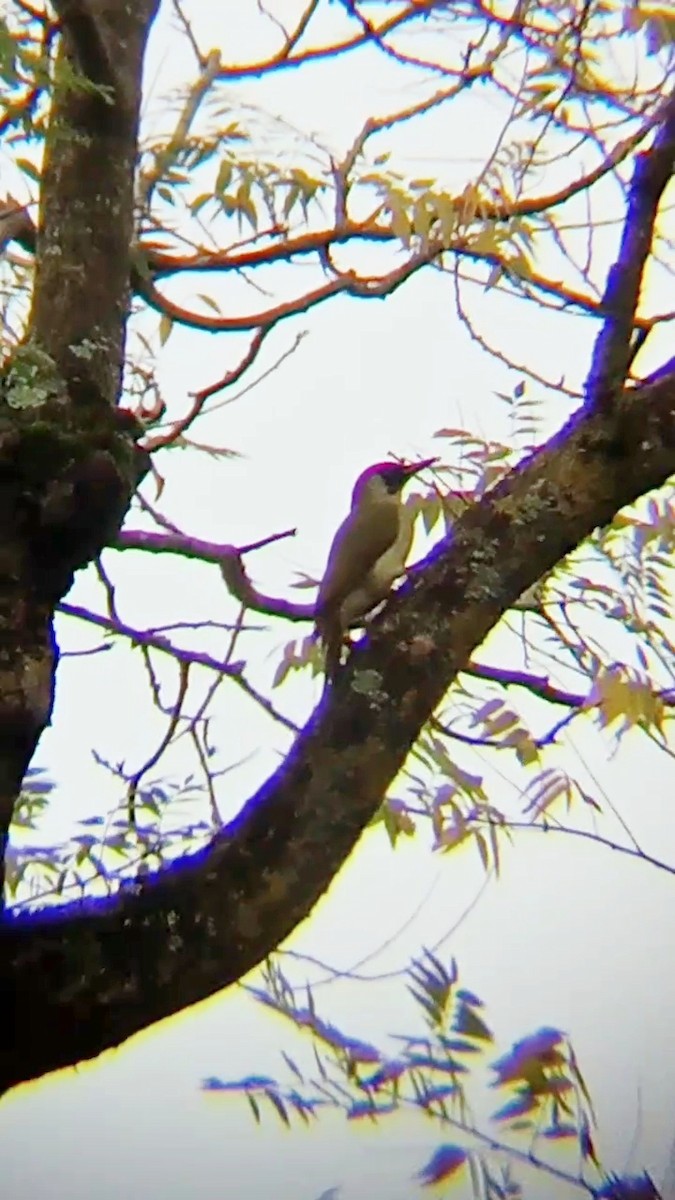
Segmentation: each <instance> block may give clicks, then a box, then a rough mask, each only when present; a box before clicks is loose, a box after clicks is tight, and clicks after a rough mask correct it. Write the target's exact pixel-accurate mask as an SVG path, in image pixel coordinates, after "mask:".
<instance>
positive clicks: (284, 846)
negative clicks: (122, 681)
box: [0, 376, 675, 1086]
mask: <svg viewBox="0 0 675 1200" xmlns="http://www.w3.org/2000/svg"><path fill="white" fill-rule="evenodd" d="M622 447H623V448H624V450H623V451H622V449H621V448H622ZM674 472H675V378H674V377H672V376H671V377H669V378H668V379H666V380H661V381H660V382H658V383H656V384H654V385H652V386H651V387H649V388H636V389H633V390H631V391H629V392H627V393H626V394H625V396H624V397H623V399H622V402H621V404H620V405H618V406H617V407H616V408H615V409H613V410H612V411H610V412H609V413H606V412H604V411H602V410H595V411H588V410H587V411H584V412H582V414H581V415H580V416H578V417H577V418H576V419H575V420H573V421H572V422H570V423H569V424H568V425H567V426H566V428H565V429H564V430H562V431H561V433H560V434H559V435H558V436H557V437H556V438H555V439H553V441H552V442H551V443H550V444H549V445H548V446H546V447H545V448H544V449H542V450H541V451H539V452H538V453H536V454H534V455H533V456H531V457H530V458H529V459H528V460H527V461H526V462H525V463H523V464H522V466H520V467H519V468H518V469H517V470H515V471H513V472H512V473H511V474H510V475H509V476H508V477H506V478H505V479H504V480H503V481H502V482H501V483H499V484H498V485H497V486H496V487H495V488H494V489H493V490H492V491H491V492H490V493H488V494H487V495H485V496H484V497H482V498H481V499H480V500H479V501H478V502H477V503H476V504H475V505H474V506H472V507H470V508H468V509H467V510H466V511H465V512H464V513H463V514H462V515H461V516H460V517H459V518H458V519H457V521H456V523H455V526H454V528H453V531H452V534H451V536H449V537H448V538H446V539H445V540H444V541H442V542H441V543H439V545H438V546H437V547H436V548H435V549H434V551H433V552H432V554H431V555H430V556H429V558H428V560H427V561H426V562H425V563H424V564H422V565H421V566H420V567H419V568H418V569H416V570H415V571H413V572H412V573H411V575H410V576H409V578H408V580H407V582H406V583H405V584H404V586H403V588H402V589H401V591H400V592H399V593H397V594H396V595H395V596H394V597H393V598H392V600H391V601H390V603H389V604H388V605H387V606H386V608H385V610H384V613H383V614H382V615H381V616H380V617H378V618H375V620H374V621H373V622H372V625H371V627H370V631H369V636H368V638H367V639H365V640H364V641H362V642H361V643H360V644H358V645H357V646H356V648H355V649H354V650H353V652H352V654H351V657H350V658H349V660H348V662H347V665H346V667H345V668H344V671H343V673H342V674H341V676H340V677H339V678H338V680H337V682H336V684H335V685H334V686H333V688H331V689H328V690H327V691H326V692H325V693H324V696H323V699H322V701H321V704H320V705H319V708H318V709H317V711H316V712H315V713H314V714H313V716H312V717H311V718H310V720H309V722H308V724H307V726H306V727H305V729H304V730H303V732H302V733H301V734H300V735H299V737H298V738H297V740H296V742H295V744H294V746H293V748H292V750H291V752H290V754H289V755H288V757H287V759H286V761H285V762H284V763H283V764H282V765H281V766H280V768H279V770H278V771H277V772H276V774H274V775H273V776H272V777H271V779H269V780H268V781H267V782H266V783H265V784H264V786H263V787H262V789H261V790H260V792H259V793H258V794H257V795H255V796H253V797H252V798H251V799H250V800H249V801H248V802H247V804H246V805H245V806H244V808H243V810H242V811H241V812H240V814H239V815H238V817H237V818H236V819H235V821H234V822H233V823H232V824H231V825H230V826H227V827H226V828H225V829H224V830H223V831H222V833H221V834H219V835H218V836H217V837H216V838H215V839H214V840H213V842H212V843H211V845H210V847H209V848H208V849H207V850H206V851H204V852H202V853H200V854H198V855H196V856H193V857H192V858H191V859H187V860H185V862H184V863H183V864H182V865H176V864H174V865H173V866H172V868H171V870H170V871H168V872H166V873H163V874H161V875H159V876H158V877H156V878H153V879H148V880H146V881H138V882H137V883H135V884H133V885H131V886H129V887H126V888H125V889H124V890H123V891H122V892H121V893H120V895H119V896H118V897H116V898H115V899H114V900H113V901H112V902H110V903H105V904H95V905H92V904H91V903H89V904H88V905H85V906H83V907H82V908H81V909H79V910H78V909H77V908H73V907H70V908H69V909H68V910H67V912H66V911H64V912H58V913H56V914H54V913H50V914H49V915H48V916H47V917H45V918H35V917H33V918H31V919H30V920H29V921H28V922H24V921H23V920H22V919H21V918H20V917H17V918H16V919H14V920H10V921H8V922H7V923H6V924H5V925H4V926H2V927H0V950H1V951H2V953H0V976H1V978H0V985H2V987H3V988H4V989H6V992H7V994H8V995H16V996H19V995H20V996H21V998H22V1002H21V1004H18V1003H17V1004H16V1005H15V1008H14V1012H15V1026H14V1037H13V1039H12V1041H11V1043H9V1044H8V1045H7V1046H6V1048H5V1050H4V1056H3V1060H2V1082H3V1084H4V1086H9V1085H11V1084H12V1083H13V1082H15V1081H18V1080H20V1079H21V1080H22V1079H26V1078H30V1077H31V1076H33V1075H34V1074H36V1073H43V1072H44V1071H45V1070H46V1069H50V1068H51V1069H55V1068H57V1067H59V1066H62V1065H64V1064H65V1063H66V1062H72V1061H73V1058H78V1059H83V1058H87V1057H91V1056H92V1055H94V1054H98V1053H100V1052H101V1050H102V1049H104V1048H105V1047H107V1046H111V1045H114V1044H117V1043H119V1042H120V1041H121V1040H123V1039H124V1038H125V1037H128V1036H129V1035H130V1034H132V1033H134V1032H136V1031H137V1030H138V1029H139V1028H140V1027H144V1026H146V1025H147V1024H148V1023H149V1022H150V1021H153V1020H159V1019H161V1018H162V1017H165V1016H168V1015H169V1014H170V1013H173V1012H176V1011H178V1010H179V1009H181V1008H183V1007H185V1006H187V1005H189V1004H193V1003H195V1002H196V1001H197V1000H199V999H202V998H204V997H205V996H208V995H211V994H212V993H213V992H215V991H217V990H219V989H221V988H223V987H225V986H226V985H227V984H228V983H230V982H232V981H233V980H234V979H238V978H240V977H241V976H242V975H243V974H245V973H246V972H247V971H248V970H250V969H251V968H252V967H253V966H254V965H255V964H256V963H257V962H259V961H260V960H261V959H262V958H263V957H265V956H266V955H267V954H269V953H270V951H271V950H272V949H274V948H275V947H276V946H278V945H279V944H280V943H281V942H282V941H283V940H284V939H285V938H286V937H287V936H288V934H289V933H290V932H291V930H292V929H293V928H295V926H296V925H297V924H298V922H299V921H300V920H302V919H303V918H304V917H305V916H306V915H307V914H308V912H309V911H310V910H311V908H312V907H313V905H314V904H315V903H316V901H317V900H318V898H319V897H320V896H321V895H322V894H323V892H324V891H325V889H326V887H327V886H328V884H329V883H330V881H331V880H332V878H333V877H334V875H335V873H336V871H337V870H338V869H339V867H340V865H341V864H342V862H343V861H344V860H345V858H346V856H347V855H348V854H349V853H350V851H351V849H352V848H353V846H354V844H355V842H356V840H357V839H358V837H359V836H360V834H361V832H362V830H363V828H364V827H365V826H366V825H367V823H368V822H369V821H370V820H371V818H372V816H373V813H374V812H375V810H376V809H377V807H378V806H379V805H380V804H381V802H382V798H383V796H384V794H385V791H386V788H387V786H388V784H389V782H390V781H391V780H392V779H393V778H394V777H395V775H396V774H397V772H398V771H399V770H400V768H401V766H402V764H403V762H404V761H405V758H406V756H407V754H408V752H409V749H410V747H411V745H412V744H413V743H414V741H415V739H416V738H417V737H418V735H419V731H420V729H421V727H422V726H423V724H424V723H425V722H426V721H427V720H428V719H429V717H430V716H431V714H432V713H433V712H434V711H435V710H436V708H437V706H438V704H439V702H440V701H441V700H442V698H443V696H444V695H445V693H446V692H447V690H448V688H449V686H450V685H451V683H452V682H453V680H454V679H455V678H456V676H457V674H458V672H460V671H463V670H465V669H466V667H467V666H468V664H469V662H470V660H471V657H472V655H473V654H474V652H475V650H476V648H477V647H478V646H479V645H480V644H481V643H482V641H483V640H484V638H485V636H486V634H487V633H488V631H489V630H490V629H491V628H493V627H494V625H495V622H496V621H497V620H498V618H499V616H500V615H501V614H502V613H503V612H504V611H505V610H506V609H507V608H508V607H509V606H510V605H512V604H513V603H514V602H515V601H516V600H517V599H518V597H519V596H521V595H522V594H523V592H524V591H525V590H526V589H527V587H528V586H530V585H531V584H532V583H534V581H535V580H537V579H539V578H540V577H541V576H542V575H544V574H545V573H546V572H547V571H549V570H550V569H551V568H552V567H553V566H554V564H555V563H556V562H558V561H559V560H560V559H561V558H563V557H564V556H565V554H567V553H568V552H569V551H570V550H571V549H572V548H573V547H575V546H577V545H578V544H579V542H580V541H582V540H583V538H584V537H585V536H588V534H590V533H591V532H592V530H593V529H595V528H596V527H597V526H598V525H604V524H606V523H607V522H608V521H609V520H611V518H612V516H613V514H614V513H615V512H616V511H617V509H618V508H620V507H621V506H623V505H626V504H629V503H631V502H632V501H634V500H635V499H636V498H637V497H638V496H641V495H643V494H644V493H645V492H646V491H648V490H649V489H650V488H652V487H656V486H658V485H659V484H660V483H662V482H663V481H664V480H665V479H666V478H668V477H669V476H670V475H671V474H673V473H674ZM64 611H67V609H66V608H65V606H64ZM229 670H232V668H231V667H230V668H229ZM235 681H236V677H235ZM225 898H226V902H225ZM103 942H105V944H106V946H107V948H108V953H107V957H106V970H105V972H104V973H101V972H100V971H99V970H98V969H95V970H94V971H92V972H91V973H87V971H86V970H83V967H82V964H86V963H89V962H93V963H98V962H99V955H100V946H101V944H102V943H103ZM36 945H39V947H40V952H39V953H36V949H35V947H36ZM45 961H48V962H49V964H50V976H49V978H50V988H49V991H48V993H47V992H46V990H45V988H44V986H41V983H42V981H43V977H44V962H45ZM150 963H152V964H153V970H152V971H149V970H148V964H150ZM141 995H142V1004H141V1003H140V1000H139V998H140V996H141ZM54 1022H57V1023H58V1028H59V1030H60V1037H59V1038H54V1037H53V1029H54Z"/></svg>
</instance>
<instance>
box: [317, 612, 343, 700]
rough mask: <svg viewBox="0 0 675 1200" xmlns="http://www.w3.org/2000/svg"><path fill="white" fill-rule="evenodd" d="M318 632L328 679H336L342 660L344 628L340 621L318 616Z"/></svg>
mask: <svg viewBox="0 0 675 1200" xmlns="http://www.w3.org/2000/svg"><path fill="white" fill-rule="evenodd" d="M316 632H317V634H318V636H319V639H320V641H321V644H322V646H323V651H324V660H325V672H326V679H327V680H330V682H331V683H332V681H333V680H334V679H335V676H336V675H337V673H338V671H339V670H340V664H341V661H342V645H343V641H342V639H343V630H342V626H341V625H340V623H339V621H331V620H330V619H329V618H328V617H326V616H317V618H316Z"/></svg>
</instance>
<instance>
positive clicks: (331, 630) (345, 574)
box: [315, 458, 438, 679]
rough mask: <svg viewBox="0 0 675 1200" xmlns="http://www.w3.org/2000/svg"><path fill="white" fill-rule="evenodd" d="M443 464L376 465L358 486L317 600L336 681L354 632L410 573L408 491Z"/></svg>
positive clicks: (318, 623) (329, 664) (318, 620)
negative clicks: (409, 485)
mask: <svg viewBox="0 0 675 1200" xmlns="http://www.w3.org/2000/svg"><path fill="white" fill-rule="evenodd" d="M437 461H438V460H437V459H436V458H425V459H423V460H422V461H421V462H416V463H395V462H384V463H375V465H374V466H372V467H368V469H367V470H365V471H363V472H362V474H361V475H359V477H358V479H357V481H356V483H355V485H354V490H353V492H352V506H351V510H350V512H349V515H348V516H347V517H346V518H345V520H344V521H343V522H342V524H341V525H340V528H339V529H338V531H337V533H336V534H335V537H334V538H333V543H332V545H331V548H330V551H329V554H328V563H327V565H326V570H325V572H324V576H323V579H322V580H321V583H320V585H319V593H318V596H317V600H316V610H315V621H316V628H317V632H318V633H319V636H320V637H321V640H322V641H323V644H324V647H325V651H326V675H327V677H328V678H330V679H332V678H334V676H335V673H336V671H337V669H338V667H339V665H340V656H341V651H342V643H343V639H344V636H345V633H346V632H347V630H348V629H349V627H350V626H351V625H354V624H358V623H359V619H360V618H362V617H365V616H367V615H368V613H370V612H372V611H373V609H374V608H376V607H377V605H378V604H380V603H381V602H382V601H383V600H386V598H387V596H388V595H389V593H390V591H391V589H392V586H393V584H394V581H395V580H396V579H398V577H399V575H403V573H404V571H405V561H406V558H407V557H408V554H409V552H410V547H411V545H412V539H413V526H414V517H413V514H412V512H411V511H410V509H409V508H406V506H405V505H404V504H403V502H402V492H403V488H404V487H405V484H406V483H407V482H408V480H409V479H412V477H413V475H417V474H419V472H420V471H423V470H424V468H425V467H430V466H431V465H432V464H433V463H435V462H437Z"/></svg>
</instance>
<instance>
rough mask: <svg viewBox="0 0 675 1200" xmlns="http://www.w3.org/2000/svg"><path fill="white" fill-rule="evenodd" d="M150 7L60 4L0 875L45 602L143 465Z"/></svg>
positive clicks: (18, 378) (119, 509)
mask: <svg viewBox="0 0 675 1200" xmlns="http://www.w3.org/2000/svg"><path fill="white" fill-rule="evenodd" d="M156 2H157V0H139V2H134V3H133V4H132V3H127V4H120V3H118V2H117V0H89V2H88V3H85V2H84V0H81V2H78V0H70V2H65V0H64V2H62V3H61V4H60V5H59V6H58V7H59V16H60V18H61V28H62V35H61V42H60V48H59V52H58V56H57V60H56V63H55V73H54V97H53V105H52V113H51V120H50V127H49V133H48V136H47V141H46V147H45V159H44V166H43V177H42V186H41V209H40V222H39V232H38V240H37V254H36V272H35V287H34V292H33V308H32V313H31V318H30V322H29V327H28V332H27V336H26V339H25V341H24V343H23V344H22V345H21V346H20V347H19V348H18V349H17V351H16V352H15V354H14V355H13V356H12V358H11V359H10V360H9V361H7V362H6V363H5V364H4V365H3V367H2V372H1V375H0V857H1V858H2V860H3V861H4V849H5V844H6V838H7V829H8V826H9V824H10V821H11V817H12V811H13V805H14V802H15V798H16V795H17V792H18V790H19V787H20V783H21V779H22V777H23V775H24V773H25V769H26V767H27V765H28V762H29V761H30V757H31V755H32V753H33V751H34V749H35V745H36V743H37V740H38V738H39V736H40V733H41V732H42V730H43V729H44V727H45V725H46V724H47V723H48V721H49V719H50V713H51V706H52V695H53V680H54V670H55V666H56V657H57V652H56V647H55V644H54V639H53V634H52V622H51V616H52V612H53V608H54V604H55V602H56V601H57V600H59V599H60V598H61V597H62V596H63V595H64V594H65V593H66V591H67V590H68V588H69V586H70V583H71V581H72V577H73V573H74V571H75V570H76V569H77V568H78V567H80V566H82V565H84V564H85V563H87V562H88V561H90V559H91V558H92V557H93V556H94V555H95V554H97V553H98V552H99V550H100V549H101V548H102V547H103V546H104V545H106V544H107V543H108V542H109V540H110V538H111V537H112V536H113V535H114V534H115V532H116V531H117V529H118V528H119V526H120V524H121V521H122V518H123V516H124V513H125V511H126V508H127V506H128V503H129V498H130V496H131V495H132V493H133V490H134V488H135V486H136V483H137V480H138V477H139V474H140V473H141V472H142V470H143V468H144V465H145V463H144V458H143V456H142V455H140V454H139V453H138V452H137V451H136V447H135V444H134V440H133V430H130V428H129V426H128V424H126V423H125V424H123V423H122V422H121V421H120V419H119V416H118V414H117V413H116V411H115V407H114V406H115V404H116V402H117V400H118V398H119V391H120V386H121V375H122V365H123V361H124V336H125V325H126V316H127V310H128V302H129V295H128V293H129V271H130V250H129V247H130V244H131V240H132V233H133V184H134V167H135V160H136V152H137V150H136V148H137V129H138V112H139V107H140V81H141V75H142V64H143V54H144V49H145V41H146V38H147V33H148V30H149V27H150V23H151V21H152V18H153V15H154V11H155V8H156ZM1 882H2V880H1V879H0V884H1ZM1 894H2V893H1V887H0V895H1Z"/></svg>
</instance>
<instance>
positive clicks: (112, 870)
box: [5, 767, 216, 909]
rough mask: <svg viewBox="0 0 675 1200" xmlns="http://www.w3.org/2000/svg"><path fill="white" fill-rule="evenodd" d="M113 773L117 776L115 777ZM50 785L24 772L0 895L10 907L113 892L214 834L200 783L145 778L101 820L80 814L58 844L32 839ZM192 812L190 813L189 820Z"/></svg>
mask: <svg viewBox="0 0 675 1200" xmlns="http://www.w3.org/2000/svg"><path fill="white" fill-rule="evenodd" d="M118 774H119V772H118ZM55 786H56V785H55V783H54V781H53V780H52V779H51V778H50V777H49V776H48V774H47V773H46V772H45V771H44V770H42V769H41V768H33V767H31V768H30V769H29V771H28V773H27V775H26V778H25V780H24V785H23V789H22V792H21V795H20V797H19V799H18V802H17V804H16V808H15V811H14V819H13V822H12V827H11V842H10V846H9V848H8V850H7V855H6V875H5V892H6V898H7V901H8V903H9V904H11V905H12V906H13V907H14V908H16V909H19V908H21V909H27V908H33V907H42V906H43V905H48V904H57V903H63V902H64V900H75V899H78V898H80V897H82V896H85V895H88V896H97V895H98V896H100V895H108V896H109V895H112V894H113V893H114V892H116V891H117V890H118V889H119V888H120V887H121V886H122V884H123V882H124V881H125V880H129V879H134V878H138V877H139V876H141V875H144V874H148V873H150V872H154V871H157V870H159V869H160V868H161V867H165V866H167V865H168V864H169V863H170V862H171V861H172V860H173V859H175V858H177V857H179V856H180V855H184V854H185V853H186V851H195V850H198V849H199V848H200V846H202V845H203V844H204V843H205V842H206V841H207V840H208V838H209V837H212V836H213V833H214V832H215V828H216V822H215V820H214V818H213V815H212V816H211V817H210V818H209V817H208V816H206V815H203V814H204V813H205V812H206V811H207V810H208V796H207V790H206V787H205V785H204V784H203V783H202V782H201V781H200V780H199V779H197V778H196V777H195V776H189V777H187V778H185V779H181V780H179V781H177V780H155V781H152V780H150V781H148V782H147V784H145V785H144V786H143V787H142V788H139V789H138V790H137V791H135V793H134V795H133V805H131V806H130V801H129V796H128V795H127V796H125V798H124V799H123V800H122V801H121V802H120V804H118V805H117V806H116V807H114V808H113V809H112V810H111V811H110V812H109V813H108V814H106V815H105V816H102V815H96V816H90V817H83V818H82V819H81V820H79V821H77V822H76V824H75V828H74V830H73V832H72V833H71V835H70V836H69V837H68V838H67V839H66V840H65V841H61V842H56V843H55V842H54V841H53V840H51V839H50V840H48V841H42V840H41V839H39V837H38V835H39V832H40V824H41V820H42V819H43V818H44V816H45V815H46V812H47V810H48V807H49V802H50V797H51V794H52V792H53V791H54V788H55ZM191 814H194V815H191Z"/></svg>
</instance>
